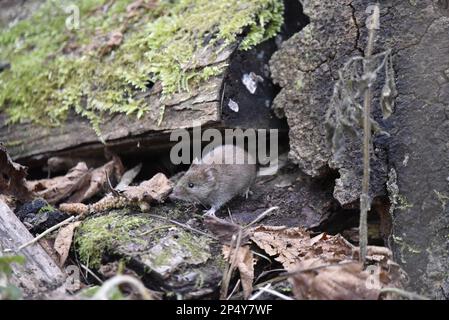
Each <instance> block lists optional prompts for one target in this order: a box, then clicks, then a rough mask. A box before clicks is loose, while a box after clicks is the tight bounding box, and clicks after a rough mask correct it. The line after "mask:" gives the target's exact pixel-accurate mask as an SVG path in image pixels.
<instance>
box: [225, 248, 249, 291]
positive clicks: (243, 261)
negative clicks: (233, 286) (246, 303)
mask: <svg viewBox="0 0 449 320" xmlns="http://www.w3.org/2000/svg"><path fill="white" fill-rule="evenodd" d="M223 255H224V258H225V259H229V261H231V262H232V261H234V259H236V260H235V261H236V263H235V266H236V268H237V269H238V270H239V273H240V281H241V284H242V288H243V297H244V298H245V299H247V298H249V296H250V295H251V293H252V291H253V281H254V264H255V260H254V257H253V253H252V251H251V250H250V248H249V246H242V247H239V248H238V250H235V249H232V253H231V248H230V247H229V246H223ZM229 255H231V257H229Z"/></svg>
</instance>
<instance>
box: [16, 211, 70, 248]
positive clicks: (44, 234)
mask: <svg viewBox="0 0 449 320" xmlns="http://www.w3.org/2000/svg"><path fill="white" fill-rule="evenodd" d="M75 218H76V217H75V216H71V217H70V218H67V219H65V220H64V221H62V222H60V223H58V224H55V225H54V226H53V227H51V228H49V229H47V230H45V231H44V232H42V233H41V234H40V235H38V236H37V237H36V238H34V239H33V240H31V241H28V242H27V243H24V244H22V245H21V246H20V247H19V249H18V250H17V251H20V250H22V249H23V248H26V247H28V246H30V245H32V244H34V243H36V242H38V241H39V240H40V239H42V238H43V237H45V236H46V235H47V234H49V233H50V232H52V231H54V230H56V229H58V228H59V227H61V226H63V225H65V224H67V223H69V222H71V221H72V220H74V219H75Z"/></svg>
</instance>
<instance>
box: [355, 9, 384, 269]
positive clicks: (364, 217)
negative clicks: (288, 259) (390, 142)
mask: <svg viewBox="0 0 449 320" xmlns="http://www.w3.org/2000/svg"><path fill="white" fill-rule="evenodd" d="M378 14H379V11H378V7H377V9H376V10H375V12H374V16H373V21H372V23H373V24H372V25H371V26H369V27H370V28H369V39H368V44H367V48H366V52H365V58H366V60H367V62H368V63H366V64H365V66H367V67H368V68H366V69H368V70H364V73H365V74H367V73H370V72H372V70H369V66H370V63H369V60H370V59H371V56H372V54H373V47H374V39H375V35H376V31H375V30H376V29H375V27H374V25H375V24H377V23H378V19H379V15H378ZM376 19H377V21H376ZM371 101H372V91H371V86H370V85H368V88H367V89H366V92H365V98H364V102H363V180H362V194H361V195H360V225H359V239H360V240H359V246H360V262H361V263H363V264H365V260H366V251H367V246H368V211H369V209H370V207H371V203H370V202H371V201H370V198H369V186H370V149H371V148H370V146H371Z"/></svg>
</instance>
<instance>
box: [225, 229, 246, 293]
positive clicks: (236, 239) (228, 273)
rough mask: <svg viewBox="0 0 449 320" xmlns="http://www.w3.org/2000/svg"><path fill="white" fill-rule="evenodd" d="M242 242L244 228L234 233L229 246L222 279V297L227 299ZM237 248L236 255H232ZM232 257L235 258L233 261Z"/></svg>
mask: <svg viewBox="0 0 449 320" xmlns="http://www.w3.org/2000/svg"><path fill="white" fill-rule="evenodd" d="M234 243H235V248H233V244H234ZM241 244H242V230H241V229H240V230H239V231H238V233H237V234H234V235H233V237H232V241H231V245H230V246H229V257H228V264H227V265H226V268H225V270H224V272H223V279H222V281H221V289H220V299H221V300H224V299H226V297H227V295H228V289H229V282H231V277H232V273H233V272H234V269H235V267H236V264H237V255H238V250H239V248H240V245H241ZM234 249H235V252H234V255H232V253H233V250H234ZM231 257H232V258H233V259H232V261H231Z"/></svg>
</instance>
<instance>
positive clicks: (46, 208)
mask: <svg viewBox="0 0 449 320" xmlns="http://www.w3.org/2000/svg"><path fill="white" fill-rule="evenodd" d="M55 210H56V209H55V207H53V206H52V205H51V204H47V205H46V206H43V207H42V208H40V209H39V211H38V212H37V214H42V213H46V212H53V211H55Z"/></svg>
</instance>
